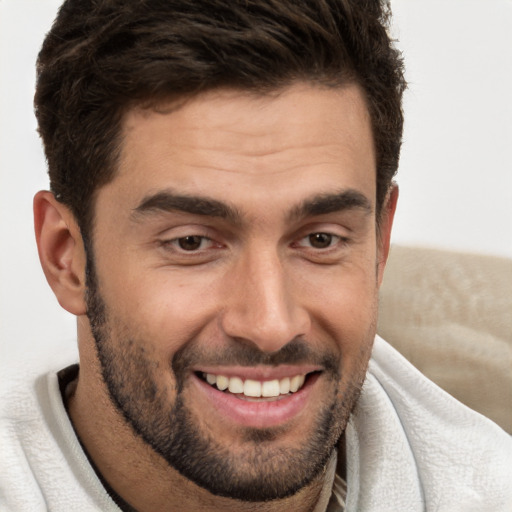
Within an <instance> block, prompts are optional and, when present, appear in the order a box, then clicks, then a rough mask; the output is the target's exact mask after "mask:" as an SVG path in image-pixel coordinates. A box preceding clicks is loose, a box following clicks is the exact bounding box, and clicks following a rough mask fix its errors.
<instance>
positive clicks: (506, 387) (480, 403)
mask: <svg viewBox="0 0 512 512" xmlns="http://www.w3.org/2000/svg"><path fill="white" fill-rule="evenodd" d="M378 332H379V334H380V335H381V336H382V337H383V338H384V339H386V340H387V341H388V342H389V343H391V344H392V345H393V346H394V347H395V348H396V349H397V350H399V351H400V352H401V353H402V354H403V355H404V356H405V357H406V358H407V359H409V361H411V362H412V363H413V364H414V365H415V366H416V367H417V368H418V369H419V370H421V371H422V372H423V373H424V374H425V375H426V376H427V377H429V378H430V379H432V380H433V381H434V382H436V383H437V384H438V385H439V386H441V387H442V388H443V389H445V390H446V391H448V392H449V393H450V394H451V395H453V396H454V397H456V398H457V399H458V400H460V401H461V402H463V403H465V404H466V405H468V406H469V407H471V408H472V409H475V410H476V411H478V412H480V413H482V414H484V415H486V416H488V417H489V418H491V419H492V420H494V421H495V422H496V423H498V424H499V425H501V427H502V428H504V429H505V430H506V431H508V432H509V433H512V260H511V259H506V258H499V257H493V256H483V255H474V254H465V253H455V252H448V251H439V250H432V249H421V248H411V247H399V246H393V247H392V249H391V254H390V258H389V262H388V266H387V269H386V274H385V277H384V282H383V285H382V289H381V303H380V318H379V327H378Z"/></svg>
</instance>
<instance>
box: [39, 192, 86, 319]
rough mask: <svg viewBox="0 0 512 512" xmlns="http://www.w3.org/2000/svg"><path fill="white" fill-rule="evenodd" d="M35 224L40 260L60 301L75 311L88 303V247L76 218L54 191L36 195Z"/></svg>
mask: <svg viewBox="0 0 512 512" xmlns="http://www.w3.org/2000/svg"><path fill="white" fill-rule="evenodd" d="M34 227H35V233H36V241H37V249H38V252H39V260H40V261H41V266H42V267H43V272H44V275H45V276H46V280H47V281H48V284H49V285H50V287H51V288H52V290H53V293H55V296H56V297H57V300H58V301H59V304H60V305H61V306H62V307H63V308H64V309H65V310H67V311H69V312H70V313H73V314H74V315H77V316H79V315H83V314H85V312H86V305H85V300H84V299H85V263H86V258H85V250H84V246H83V242H82V236H81V233H80V229H79V227H78V225H77V223H76V220H75V218H74V216H73V214H72V213H71V211H70V210H69V208H67V207H66V206H65V205H63V204H62V203H60V202H59V201H57V200H56V199H55V197H54V195H53V194H52V193H51V192H48V191H45V190H42V191H40V192H38V193H37V194H36V195H35V197H34Z"/></svg>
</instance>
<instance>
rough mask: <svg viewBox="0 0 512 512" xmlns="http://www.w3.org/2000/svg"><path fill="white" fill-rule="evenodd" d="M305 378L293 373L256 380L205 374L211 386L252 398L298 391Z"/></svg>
mask: <svg viewBox="0 0 512 512" xmlns="http://www.w3.org/2000/svg"><path fill="white" fill-rule="evenodd" d="M305 380H306V376H305V375H295V376H294V377H285V378H284V379H280V380H279V379H274V380H265V381H261V382H260V381H257V380H251V379H246V380H245V381H244V380H242V379H241V378H240V377H226V376H224V375H214V374H212V373H207V374H206V381H207V382H208V384H211V385H212V386H217V388H218V389H220V390H221V391H224V390H226V389H227V390H228V391H229V392H230V393H236V394H244V395H245V396H249V397H252V398H259V397H273V396H279V395H286V394H288V393H290V392H292V393H295V392H296V391H298V390H299V389H300V388H301V387H302V386H303V385H304V381H305Z"/></svg>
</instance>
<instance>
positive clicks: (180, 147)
mask: <svg viewBox="0 0 512 512" xmlns="http://www.w3.org/2000/svg"><path fill="white" fill-rule="evenodd" d="M164 107H165V108H162V109H159V110H158V111H154V110H142V109H136V110H133V111H130V112H129V113H128V114H127V116H126V118H125V120H124V142H123V149H122V158H121V162H120V166H119V172H118V174H117V176H116V177H115V179H114V180H113V181H112V182H111V183H109V184H108V185H106V186H104V187H102V188H101V189H100V190H99V191H98V194H97V198H96V204H95V224H94V232H93V236H92V240H93V247H92V248H90V249H92V250H90V251H89V258H90V259H91V256H92V255H93V259H94V265H93V266H91V264H90V266H89V277H88V279H86V273H85V262H86V256H85V251H84V247H83V242H82V239H81V236H80V232H79V229H78V227H77V226H76V223H75V222H74V219H73V217H72V215H71V214H70V213H69V211H68V210H67V209H66V208H65V207H64V206H63V205H61V204H59V203H58V202H57V201H55V199H54V198H53V196H51V194H50V193H48V192H41V193H39V194H38V195H37V196H36V198H35V219H36V234H37V239H38V247H39V251H40V257H41V261H42V263H43V268H44V270H45V274H46V276H47V278H48V281H49V282H50V284H51V285H52V288H53V289H54V291H55V293H56V295H57V297H58V299H59V301H60V303H61V305H62V306H63V307H65V308H66V309H67V310H69V311H71V312H72V313H74V314H76V315H77V316H78V335H79V350H80V364H81V367H80V376H79V380H78V383H77V387H76V392H75V394H74V395H73V397H72V398H71V400H70V402H69V404H68V405H69V410H70V416H71V419H72V421H73V424H74V426H75V428H76V430H77V432H78V434H79V436H80V438H81V440H82V442H83V443H84V445H85V447H86V449H87V450H88V453H89V454H90V456H91V457H92V459H93V460H94V462H95V464H96V466H97V468H98V469H99V471H100V472H101V473H102V475H103V476H104V478H105V479H106V480H107V481H108V482H109V484H110V485H111V486H112V487H113V488H114V489H115V490H116V491H117V492H118V493H119V494H120V495H121V496H122V497H123V498H124V499H125V500H126V501H128V502H129V503H131V504H132V505H133V506H135V507H136V508H137V509H138V510H141V511H144V510H154V509H158V510H165V509H169V510H174V509H176V506H178V504H179V509H180V510H184V511H186V510H197V509H198V508H199V507H204V509H205V510H212V511H213V510H231V509H232V510H297V511H300V510H311V508H312V507H313V506H314V503H315V501H316V499H317V498H318V493H319V491H320V489H321V484H322V477H323V466H324V464H325V462H326V461H327V459H328V457H329V455H330V453H331V451H332V447H333V446H334V445H335V444H336V442H337V440H338V438H339V436H340V435H341V434H342V431H343V429H344V427H345V424H346V421H347V419H348V416H349V414H350V411H351V409H352V407H353V405H354V403H355V401H356V399H357V395H358V391H359V389H360V386H361V385H362V382H363V380H364V375H365V371H366V367H367V363H368V359H369V357H370V352H371V347H372V342H373V338H374V335H375V325H376V311H377V293H378V287H379V285H380V282H381V279H382V271H383V268H384V263H385V260H386V258H387V252H388V249H389V236H390V230H391V224H392V219H393V214H394V209H395V205H396V199H397V190H396V189H395V188H391V190H390V194H389V196H388V200H387V202H386V205H385V207H384V210H383V212H382V215H381V219H380V220H381V222H380V228H379V230H377V222H376V220H377V219H376V213H375V192H376V190H375V172H376V171H375V155H374V150H373V142H372V134H371V126H370V120H369V116H368V112H367V109H366V106H365V102H364V99H363V95H362V93H361V92H360V90H359V89H358V88H357V87H356V86H354V85H352V86H347V87H344V88H340V89H325V88H319V87H314V86H311V85H307V84H295V85H293V86H291V87H289V88H287V89H285V90H283V91H280V92H279V93H275V94H272V95H266V96H255V95H250V94H248V93H244V92H240V91H233V90H219V91H213V92H210V93H208V94H203V95H201V96H199V97H197V98H195V99H192V100H190V101H188V102H186V103H185V104H183V105H180V107H179V108H172V107H173V106H172V105H167V106H164ZM327 198H328V199H327ZM184 210H187V211H184ZM192 210H193V212H192ZM315 234H324V235H320V236H319V235H315ZM187 237H188V238H187ZM87 288H89V291H88V293H86V290H87ZM87 311H88V315H87V314H86V313H87ZM313 370H314V371H315V377H314V378H313V379H310V380H309V384H308V386H305V388H304V391H303V392H302V394H297V397H299V396H300V397H302V398H300V400H298V399H297V400H298V402H300V403H299V404H298V405H297V406H296V407H294V408H292V409H291V412H289V413H287V414H283V415H282V416H279V414H277V415H276V413H275V411H274V413H272V414H274V416H275V417H274V416H272V414H269V415H268V416H266V415H265V414H263V412H262V411H263V409H257V408H256V409H254V408H252V409H251V406H248V407H245V405H244V406H243V407H242V410H241V412H240V411H238V412H237V413H236V414H234V415H230V414H226V411H228V413H229V412H230V411H231V412H232V409H233V406H232V405H228V408H227V409H226V407H225V406H224V405H222V400H223V398H222V397H223V396H225V395H224V394H222V393H221V392H219V391H215V390H214V391H213V392H212V389H211V388H209V387H208V386H207V385H205V384H204V382H202V381H201V379H200V378H198V373H199V374H201V372H203V371H208V372H213V373H219V374H229V375H237V376H238V375H239V376H241V377H256V378H260V379H266V378H274V377H277V378H279V377H280V376H283V375H288V374H294V373H308V372H311V371H313ZM306 388H307V390H306ZM285 402H286V400H283V401H282V402H279V404H278V405H277V407H276V408H275V409H276V410H279V408H280V407H281V406H282V407H286V406H285V405H284V404H285ZM274 405H275V404H274ZM244 407H245V408H244ZM235 409H236V407H235ZM269 417H271V418H274V419H273V420H272V421H271V420H269ZM276 418H277V419H276ZM173 443H174V444H173ZM193 447H199V452H200V455H199V456H196V457H195V459H194V457H193V456H192V457H181V459H184V460H181V461H177V460H176V459H177V457H178V455H179V453H180V452H181V453H183V452H186V453H192V452H193ZM191 458H192V459H193V464H192V463H191V464H189V465H188V466H189V467H185V466H186V465H187V461H189V460H190V459H191ZM201 460H202V461H203V464H201ZM205 461H206V462H205ZM221 462H222V463H221ZM192 466H194V467H192ZM176 468H177V469H176ZM205 468H206V471H205ZM221 477H222V478H221ZM262 478H266V480H265V481H264V484H265V485H261V486H260V487H261V488H260V489H257V487H258V486H257V485H256V484H255V482H261V480H262ZM222 479H223V480H224V481H223V482H221V480H222ZM205 488H206V489H205ZM251 488H254V489H255V490H254V495H253V496H249V494H248V493H249V490H250V489H251ZM230 489H231V491H230ZM299 489H300V490H299ZM230 492H231V495H232V496H235V497H238V498H239V497H243V496H247V497H248V498H249V499H250V500H251V501H252V502H247V501H245V502H241V501H238V500H234V499H231V498H227V497H225V496H226V495H229V493H230ZM265 492H266V493H267V494H266V495H265V494H264V493H265ZM258 496H260V497H261V499H265V500H272V501H266V502H265V503H258V502H257V500H258ZM277 498H279V499H277Z"/></svg>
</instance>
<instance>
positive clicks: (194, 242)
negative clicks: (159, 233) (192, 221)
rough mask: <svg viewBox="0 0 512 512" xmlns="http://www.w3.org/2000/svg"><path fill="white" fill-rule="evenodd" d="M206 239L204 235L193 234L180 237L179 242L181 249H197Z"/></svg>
mask: <svg viewBox="0 0 512 512" xmlns="http://www.w3.org/2000/svg"><path fill="white" fill-rule="evenodd" d="M203 240H204V237H203V236H197V235H191V236H184V237H182V238H178V240H177V242H178V245H179V247H180V249H183V250H184V251H197V250H198V249H199V248H200V247H201V244H202V242H203Z"/></svg>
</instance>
